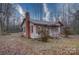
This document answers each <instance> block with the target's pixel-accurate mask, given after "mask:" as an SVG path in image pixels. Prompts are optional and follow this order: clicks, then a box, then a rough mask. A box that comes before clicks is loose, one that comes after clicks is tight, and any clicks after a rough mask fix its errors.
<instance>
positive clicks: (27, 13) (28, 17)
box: [26, 12, 30, 38]
mask: <svg viewBox="0 0 79 59" xmlns="http://www.w3.org/2000/svg"><path fill="white" fill-rule="evenodd" d="M26 36H27V38H30V15H29V12H26Z"/></svg>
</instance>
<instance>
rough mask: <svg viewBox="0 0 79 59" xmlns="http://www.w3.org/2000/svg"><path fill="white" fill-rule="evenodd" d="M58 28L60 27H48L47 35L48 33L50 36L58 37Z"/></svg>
mask: <svg viewBox="0 0 79 59" xmlns="http://www.w3.org/2000/svg"><path fill="white" fill-rule="evenodd" d="M59 28H60V27H57V28H50V29H49V35H50V36H51V37H59V34H60V31H59Z"/></svg>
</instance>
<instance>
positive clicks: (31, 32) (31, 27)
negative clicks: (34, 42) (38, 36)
mask: <svg viewBox="0 0 79 59" xmlns="http://www.w3.org/2000/svg"><path fill="white" fill-rule="evenodd" d="M31 33H33V25H31Z"/></svg>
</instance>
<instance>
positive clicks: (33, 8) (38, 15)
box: [19, 3, 57, 20]
mask: <svg viewBox="0 0 79 59" xmlns="http://www.w3.org/2000/svg"><path fill="white" fill-rule="evenodd" d="M19 5H20V6H21V7H22V9H23V10H24V11H28V12H29V13H30V18H31V19H36V20H37V19H42V18H43V16H44V9H43V4H42V3H21V4H19ZM47 8H48V11H49V12H50V14H51V15H53V16H56V15H57V12H56V11H57V4H56V3H50V4H47Z"/></svg>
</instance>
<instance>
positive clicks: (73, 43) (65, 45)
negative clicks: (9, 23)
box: [0, 33, 79, 55]
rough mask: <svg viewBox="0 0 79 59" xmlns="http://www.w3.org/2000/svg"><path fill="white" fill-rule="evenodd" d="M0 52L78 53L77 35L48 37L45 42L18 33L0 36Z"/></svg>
mask: <svg viewBox="0 0 79 59" xmlns="http://www.w3.org/2000/svg"><path fill="white" fill-rule="evenodd" d="M0 54H12V55H15V54H24V55H48V54H50V55H53V54H55V55H59V54H61V55H62V54H73V55H74V54H79V35H75V36H72V37H70V38H61V39H49V41H48V42H47V43H45V42H41V41H37V40H32V39H27V38H23V37H21V36H20V34H19V33H18V34H17V33H13V34H11V35H5V36H0Z"/></svg>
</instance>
